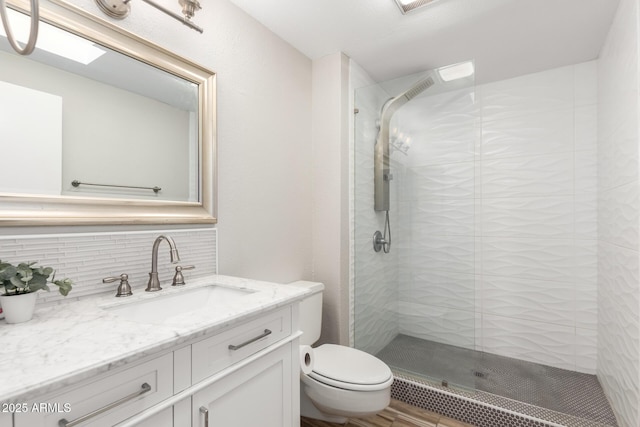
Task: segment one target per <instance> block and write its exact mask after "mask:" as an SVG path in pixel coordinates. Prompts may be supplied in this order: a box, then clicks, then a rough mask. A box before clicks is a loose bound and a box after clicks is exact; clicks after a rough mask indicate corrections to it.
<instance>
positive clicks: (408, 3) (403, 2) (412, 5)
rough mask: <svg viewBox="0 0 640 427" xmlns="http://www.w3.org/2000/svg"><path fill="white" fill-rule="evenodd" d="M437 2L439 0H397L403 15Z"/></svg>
mask: <svg viewBox="0 0 640 427" xmlns="http://www.w3.org/2000/svg"><path fill="white" fill-rule="evenodd" d="M437 1H438V0H395V2H396V4H397V5H398V7H399V8H400V11H401V12H402V14H403V15H405V14H407V13H409V12H411V11H412V10H416V9H418V8H421V7H422V6H426V5H428V4H431V3H435V2H437Z"/></svg>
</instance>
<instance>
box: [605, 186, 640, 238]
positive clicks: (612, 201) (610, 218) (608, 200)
mask: <svg viewBox="0 0 640 427" xmlns="http://www.w3.org/2000/svg"><path fill="white" fill-rule="evenodd" d="M599 198H600V200H599V203H598V237H599V238H600V239H602V240H605V241H607V242H610V243H614V244H616V245H620V246H624V247H627V248H631V249H635V248H637V247H638V240H639V237H638V236H639V233H638V226H639V225H638V218H639V217H638V212H639V209H640V199H639V198H638V184H637V183H629V184H626V185H623V186H620V187H616V188H613V189H611V190H609V191H601V192H600V193H599Z"/></svg>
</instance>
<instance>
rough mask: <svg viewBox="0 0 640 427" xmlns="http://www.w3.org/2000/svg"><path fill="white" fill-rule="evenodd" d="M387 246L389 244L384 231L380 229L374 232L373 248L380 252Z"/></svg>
mask: <svg viewBox="0 0 640 427" xmlns="http://www.w3.org/2000/svg"><path fill="white" fill-rule="evenodd" d="M385 246H387V241H386V240H385V238H384V237H383V236H382V233H381V232H380V231H376V232H375V233H373V250H374V251H376V252H380V251H381V250H382V249H383V248H384V247H385Z"/></svg>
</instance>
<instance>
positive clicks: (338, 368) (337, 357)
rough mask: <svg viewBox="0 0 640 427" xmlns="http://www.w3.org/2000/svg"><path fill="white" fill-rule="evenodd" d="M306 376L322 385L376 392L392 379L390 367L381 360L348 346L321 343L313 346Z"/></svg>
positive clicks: (388, 384)
mask: <svg viewBox="0 0 640 427" xmlns="http://www.w3.org/2000/svg"><path fill="white" fill-rule="evenodd" d="M313 356H314V366H313V370H312V372H310V373H309V377H311V378H313V379H314V380H316V381H319V382H321V383H323V384H326V385H330V386H333V387H338V388H341V389H345V390H353V391H377V390H382V389H384V388H387V387H389V386H390V385H391V383H392V382H393V374H392V373H391V369H389V367H388V366H387V365H386V364H385V363H384V362H382V361H381V360H380V359H378V358H376V357H374V356H372V355H370V354H368V353H365V352H364V351H361V350H357V349H355V348H351V347H345V346H341V345H335V344H324V345H321V346H320V347H316V348H314V349H313Z"/></svg>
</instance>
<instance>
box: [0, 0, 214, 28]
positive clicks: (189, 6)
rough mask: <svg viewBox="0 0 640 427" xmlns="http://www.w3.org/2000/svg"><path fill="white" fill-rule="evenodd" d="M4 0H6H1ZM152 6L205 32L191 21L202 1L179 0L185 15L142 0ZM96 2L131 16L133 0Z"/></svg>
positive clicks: (110, 12)
mask: <svg viewBox="0 0 640 427" xmlns="http://www.w3.org/2000/svg"><path fill="white" fill-rule="evenodd" d="M0 1H4V0H0ZM142 1H144V2H145V3H147V4H148V5H150V6H153V7H155V8H156V9H158V10H159V11H160V12H163V13H165V14H167V15H169V16H170V17H172V18H173V19H175V20H177V21H180V22H182V23H183V24H184V25H186V26H187V27H189V28H191V29H192V30H196V31H197V32H199V33H200V34H202V33H203V31H204V30H203V29H202V28H200V27H199V26H197V25H196V24H194V23H193V22H191V21H190V19H191V18H192V17H193V15H194V13H195V12H196V11H198V10H200V9H202V7H200V3H198V0H179V3H180V6H181V7H182V13H183V15H184V16H181V15H179V14H177V13H175V12H173V11H171V10H169V9H167V8H166V7H164V6H162V5H160V4H158V3H156V2H155V1H153V0H142ZM95 2H96V4H97V5H98V7H99V8H100V10H101V11H102V12H104V14H105V15H107V16H109V17H111V18H114V19H124V18H126V17H127V16H129V12H130V11H131V0H95Z"/></svg>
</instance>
